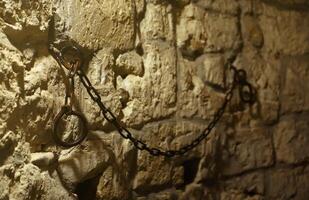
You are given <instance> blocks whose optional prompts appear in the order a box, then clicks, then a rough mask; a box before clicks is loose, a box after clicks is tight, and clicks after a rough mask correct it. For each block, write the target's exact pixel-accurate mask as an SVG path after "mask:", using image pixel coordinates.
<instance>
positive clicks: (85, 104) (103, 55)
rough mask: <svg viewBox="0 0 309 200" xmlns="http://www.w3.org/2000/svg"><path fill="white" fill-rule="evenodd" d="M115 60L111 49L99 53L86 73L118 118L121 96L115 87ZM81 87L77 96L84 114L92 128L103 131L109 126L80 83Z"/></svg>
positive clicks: (105, 103) (106, 104)
mask: <svg viewBox="0 0 309 200" xmlns="http://www.w3.org/2000/svg"><path fill="white" fill-rule="evenodd" d="M114 69H115V58H114V56H113V55H112V53H111V50H110V49H102V50H100V51H98V52H97V53H96V54H95V55H94V58H93V59H92V60H91V62H90V63H89V67H88V70H87V71H86V72H85V73H86V75H87V76H88V78H89V80H90V82H91V83H92V85H93V87H94V88H95V89H96V90H97V91H98V93H99V95H100V97H101V98H102V102H103V103H104V105H105V106H106V107H107V108H109V109H110V110H111V111H112V112H113V113H114V114H115V115H116V117H118V116H119V115H120V113H121V109H122V105H121V101H120V100H121V94H120V91H118V90H116V87H115V84H114V83H115V81H116V77H115V72H114ZM78 83H79V86H78V87H77V88H81V89H80V90H78V89H77V92H76V94H77V95H78V96H79V99H78V102H77V103H78V104H80V105H81V106H80V109H81V111H82V113H83V114H85V116H86V118H87V120H88V124H89V126H90V128H93V129H102V128H107V127H108V126H109V125H108V124H107V122H106V120H104V118H103V115H102V112H101V111H100V109H99V107H98V105H97V104H96V103H95V102H94V101H93V100H92V99H91V98H90V96H89V95H88V93H87V91H86V89H85V88H84V86H83V85H82V84H81V83H80V82H79V81H78Z"/></svg>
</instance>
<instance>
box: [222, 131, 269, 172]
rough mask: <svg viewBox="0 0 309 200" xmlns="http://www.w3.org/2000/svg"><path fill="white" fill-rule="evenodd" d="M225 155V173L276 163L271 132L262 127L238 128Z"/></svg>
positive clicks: (228, 142)
mask: <svg viewBox="0 0 309 200" xmlns="http://www.w3.org/2000/svg"><path fill="white" fill-rule="evenodd" d="M225 154H227V155H226V156H223V163H224V165H223V166H222V167H223V169H222V173H223V174H224V175H232V174H239V173H241V172H244V171H247V170H252V169H257V168H261V167H268V166H271V165H272V164H273V163H274V159H273V154H274V150H273V148H272V141H271V137H270V134H269V133H268V132H267V131H265V130H263V129H260V128H256V129H252V130H237V131H236V135H235V137H234V138H233V139H232V138H229V139H228V141H227V146H226V152H225Z"/></svg>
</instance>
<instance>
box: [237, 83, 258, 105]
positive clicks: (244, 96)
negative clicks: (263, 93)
mask: <svg viewBox="0 0 309 200" xmlns="http://www.w3.org/2000/svg"><path fill="white" fill-rule="evenodd" d="M239 96H240V99H241V101H243V102H244V103H249V104H253V103H254V102H255V99H256V95H255V90H254V88H253V87H252V86H251V85H250V84H249V83H248V82H246V83H243V84H241V85H240V86H239Z"/></svg>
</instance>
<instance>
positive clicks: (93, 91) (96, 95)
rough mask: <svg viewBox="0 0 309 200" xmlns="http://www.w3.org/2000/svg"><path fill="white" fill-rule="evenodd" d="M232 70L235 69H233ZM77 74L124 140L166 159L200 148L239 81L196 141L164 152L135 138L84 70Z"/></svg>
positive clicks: (233, 84)
mask: <svg viewBox="0 0 309 200" xmlns="http://www.w3.org/2000/svg"><path fill="white" fill-rule="evenodd" d="M232 69H233V67H232ZM233 71H234V76H236V74H237V71H235V70H233ZM77 74H78V76H79V78H80V80H81V82H82V84H83V85H84V87H85V88H86V90H87V92H88V94H89V96H90V97H91V99H92V100H93V101H94V102H96V104H97V105H98V106H99V108H100V109H101V112H102V114H103V116H104V118H105V119H106V120H107V121H108V122H110V123H111V124H112V125H114V127H115V128H116V130H117V131H118V133H119V134H120V135H121V136H122V137H123V138H124V139H128V140H130V141H131V142H132V143H133V145H134V146H135V147H136V148H137V149H139V150H141V151H143V150H145V151H147V152H149V153H150V154H151V155H153V156H165V157H174V156H176V155H183V154H185V153H187V152H188V151H190V150H192V149H193V148H195V147H196V146H198V145H199V144H200V143H201V142H202V141H203V140H204V139H205V138H206V137H207V136H208V135H209V134H210V132H211V131H212V129H213V128H214V127H215V126H216V124H217V123H218V121H219V120H220V119H221V117H222V116H223V114H224V111H225V108H226V106H227V104H228V102H229V101H230V100H231V99H232V96H233V90H234V88H235V84H236V81H237V78H236V77H234V79H233V82H232V84H231V87H230V88H229V89H228V92H227V93H226V95H225V98H224V102H223V104H222V106H221V107H220V108H219V109H218V110H217V112H216V113H215V114H214V116H213V118H212V120H211V122H210V123H209V124H208V126H207V127H206V129H205V130H204V131H203V132H202V133H201V134H200V135H199V136H198V137H197V138H196V139H194V140H193V141H192V142H191V143H190V144H188V145H186V146H183V147H181V148H180V149H179V150H167V151H163V150H161V149H159V148H151V147H149V146H148V145H147V144H145V143H144V142H143V141H141V140H139V139H137V138H135V137H133V135H132V133H131V132H130V131H129V130H128V129H127V128H125V127H123V126H122V125H121V124H120V123H119V122H118V120H117V118H116V117H115V115H114V114H113V113H112V112H111V111H110V110H109V109H108V108H106V107H105V106H104V104H103V103H102V101H101V97H100V95H99V93H98V91H97V90H96V89H95V88H94V87H93V86H92V84H91V82H90V80H89V78H88V77H87V76H86V75H85V73H84V72H83V71H82V70H78V71H77Z"/></svg>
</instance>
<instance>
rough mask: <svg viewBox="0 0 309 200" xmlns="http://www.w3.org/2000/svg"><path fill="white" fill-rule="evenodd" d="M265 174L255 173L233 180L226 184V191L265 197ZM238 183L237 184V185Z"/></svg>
mask: <svg viewBox="0 0 309 200" xmlns="http://www.w3.org/2000/svg"><path fill="white" fill-rule="evenodd" d="M265 179H266V178H265V174H264V173H263V172H262V173H259V172H254V173H249V174H245V175H242V176H238V177H235V178H231V179H229V180H227V181H226V182H225V183H224V189H225V190H226V191H231V190H234V191H239V192H240V193H251V194H254V195H261V196H264V195H265V187H266V185H265ZM235 183H237V184H235Z"/></svg>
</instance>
